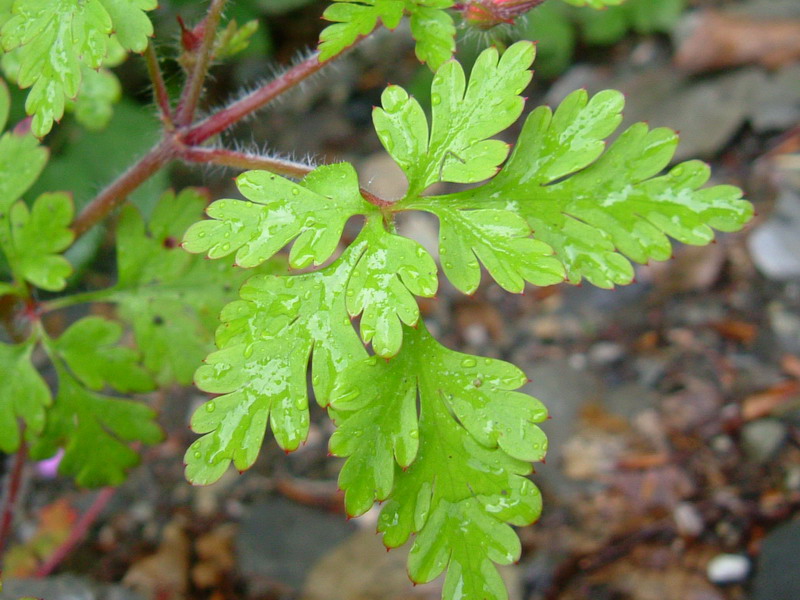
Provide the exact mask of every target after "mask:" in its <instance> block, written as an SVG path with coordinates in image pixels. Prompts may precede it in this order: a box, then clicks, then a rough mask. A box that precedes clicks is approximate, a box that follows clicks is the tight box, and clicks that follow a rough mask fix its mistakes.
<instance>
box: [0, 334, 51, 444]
mask: <svg viewBox="0 0 800 600" xmlns="http://www.w3.org/2000/svg"><path fill="white" fill-rule="evenodd" d="M34 345H35V344H34V340H33V339H30V340H28V341H27V342H25V343H22V344H16V345H13V346H11V345H8V344H3V343H0V372H2V373H6V374H12V373H13V376H5V377H2V378H0V452H3V453H4V454H11V453H13V452H16V451H17V449H18V448H19V443H20V439H21V436H20V428H19V423H18V419H21V420H22V421H23V422H24V423H25V431H26V432H27V434H28V437H31V436H36V435H38V434H39V433H41V431H42V429H43V428H44V424H45V409H46V408H47V407H48V406H49V405H50V402H51V398H50V389H49V388H48V387H47V384H46V383H45V382H44V380H43V379H42V377H41V375H39V372H38V371H37V370H36V367H34V366H33V365H32V364H31V353H32V352H33V347H34Z"/></svg>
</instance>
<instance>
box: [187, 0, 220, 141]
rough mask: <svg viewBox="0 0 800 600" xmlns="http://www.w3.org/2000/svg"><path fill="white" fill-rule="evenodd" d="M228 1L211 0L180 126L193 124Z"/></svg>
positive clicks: (188, 83)
mask: <svg viewBox="0 0 800 600" xmlns="http://www.w3.org/2000/svg"><path fill="white" fill-rule="evenodd" d="M226 2H227V0H211V6H209V8H208V14H207V15H206V18H205V19H204V21H203V39H202V41H201V43H200V47H199V48H198V50H197V52H196V54H195V63H194V66H193V68H192V72H191V73H190V75H189V79H188V80H187V81H186V85H185V86H184V88H183V94H182V95H181V100H180V102H179V103H178V110H177V111H176V115H175V122H176V123H177V124H178V126H186V125H189V124H191V122H192V120H193V119H194V113H195V111H196V110H197V102H198V101H199V100H200V95H201V94H202V93H203V84H204V83H205V81H206V75H208V68H209V64H210V63H211V54H212V53H213V52H214V42H215V41H216V39H217V26H218V25H219V20H220V18H221V17H222V9H223V8H225V3H226Z"/></svg>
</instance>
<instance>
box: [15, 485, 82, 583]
mask: <svg viewBox="0 0 800 600" xmlns="http://www.w3.org/2000/svg"><path fill="white" fill-rule="evenodd" d="M77 518H78V513H77V512H76V511H75V509H73V508H72V506H70V504H69V502H67V500H66V499H64V498H61V499H59V500H56V501H55V502H53V503H52V504H48V505H47V506H45V507H44V508H42V510H41V511H40V513H39V524H38V526H37V527H36V533H34V534H33V536H32V537H31V538H30V539H29V540H28V541H27V542H26V543H24V544H20V545H18V546H12V547H11V548H9V550H8V552H7V553H6V556H5V558H4V559H3V573H4V575H6V576H7V577H30V576H32V575H33V574H34V573H35V572H36V569H37V568H38V567H39V565H40V564H41V563H42V562H44V561H45V560H47V558H49V557H50V555H51V554H52V553H53V552H54V551H55V550H56V549H57V548H58V547H59V546H60V545H61V544H63V543H64V542H65V541H66V540H67V538H68V537H69V534H70V531H72V526H73V525H74V524H75V521H76V520H77Z"/></svg>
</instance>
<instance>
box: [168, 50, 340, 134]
mask: <svg viewBox="0 0 800 600" xmlns="http://www.w3.org/2000/svg"><path fill="white" fill-rule="evenodd" d="M329 62H330V61H325V62H320V61H319V52H315V53H314V54H312V55H311V56H309V57H308V58H306V59H305V60H303V61H301V62H299V63H297V64H296V65H295V66H293V67H292V68H290V69H289V70H288V71H286V72H284V73H283V74H282V75H280V76H278V77H276V78H275V79H273V80H272V81H270V82H269V83H268V84H266V85H265V86H263V87H260V88H258V89H257V90H254V91H253V92H250V93H249V94H247V95H246V96H245V97H243V98H241V99H240V100H237V101H236V102H234V103H233V104H231V105H229V106H227V107H226V108H223V109H222V110H220V111H219V112H217V113H215V114H213V115H211V116H210V117H208V118H207V119H205V120H204V121H202V122H200V123H199V124H198V125H195V126H194V127H192V128H190V129H189V131H188V132H187V133H186V135H185V136H184V137H183V141H184V142H185V143H186V145H188V146H197V145H199V144H202V143H203V142H205V141H206V140H207V139H208V138H210V137H212V136H214V135H216V134H218V133H220V132H222V131H225V130H226V129H227V128H228V127H230V126H231V125H233V124H234V123H238V122H239V121H241V120H242V119H243V118H245V117H246V116H247V115H249V114H252V113H254V112H255V111H257V110H258V109H260V108H262V107H263V106H265V105H266V104H269V103H270V102H271V101H272V100H274V99H275V98H277V97H278V96H280V95H281V94H283V93H285V92H286V91H288V90H290V89H291V88H293V87H294V86H296V85H297V84H298V83H301V82H302V81H304V80H306V79H308V78H309V77H311V76H312V75H314V74H315V73H317V72H318V71H319V70H320V69H322V67H324V66H325V65H327V64H328V63H329Z"/></svg>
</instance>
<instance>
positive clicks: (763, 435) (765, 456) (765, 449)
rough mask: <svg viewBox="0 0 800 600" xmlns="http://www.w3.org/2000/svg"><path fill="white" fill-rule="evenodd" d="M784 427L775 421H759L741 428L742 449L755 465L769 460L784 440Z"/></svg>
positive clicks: (785, 430) (785, 433) (785, 432)
mask: <svg viewBox="0 0 800 600" xmlns="http://www.w3.org/2000/svg"><path fill="white" fill-rule="evenodd" d="M787 433H788V431H787V428H786V425H785V424H783V423H781V422H780V421H778V420H776V419H759V420H757V421H753V422H752V423H748V424H747V425H745V426H744V427H742V448H743V450H744V452H745V454H746V455H747V457H748V458H749V459H750V460H752V461H754V462H757V463H764V462H767V461H769V460H771V459H772V458H773V457H774V456H775V454H776V453H777V452H778V450H779V449H780V448H781V446H782V445H783V442H784V441H785V440H786V435H787Z"/></svg>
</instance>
